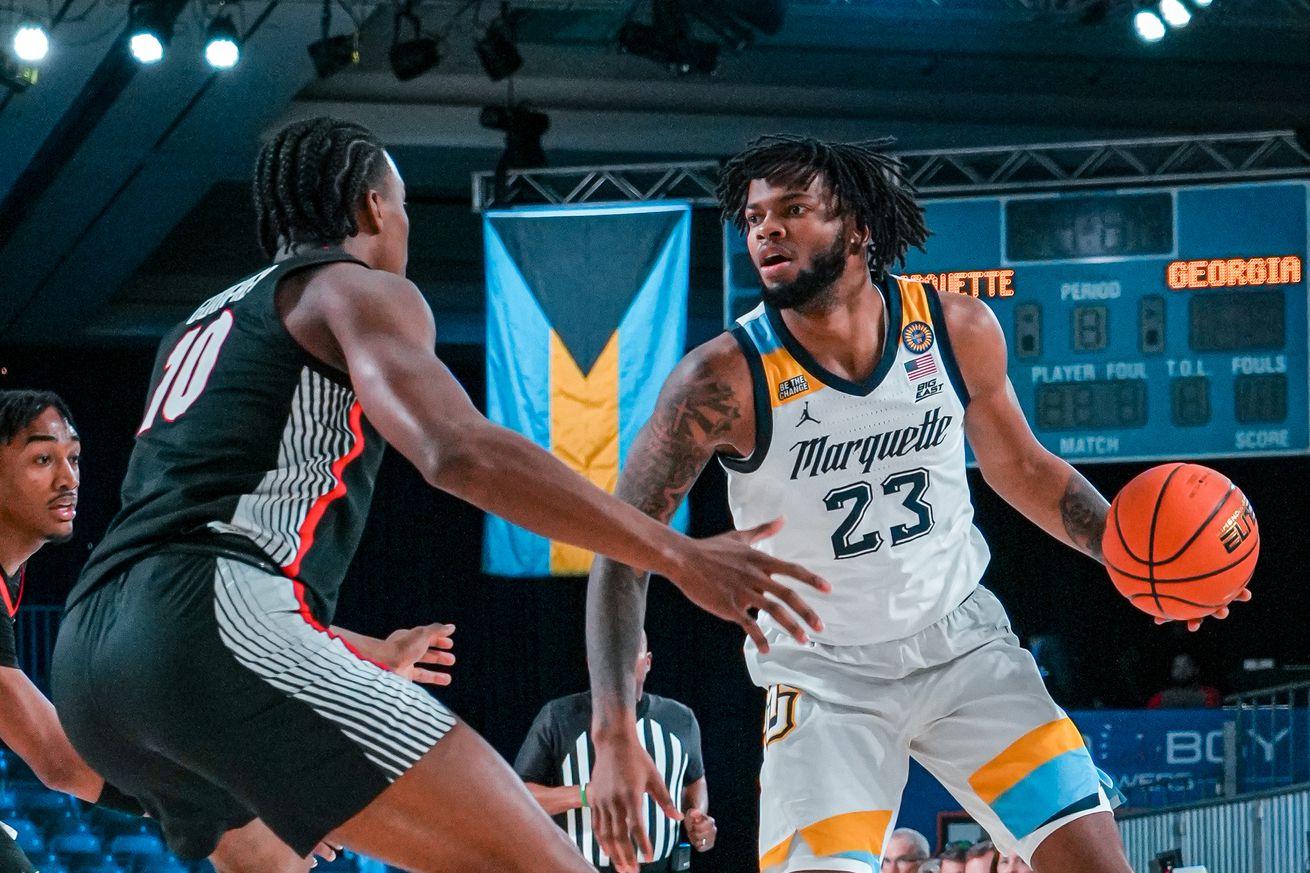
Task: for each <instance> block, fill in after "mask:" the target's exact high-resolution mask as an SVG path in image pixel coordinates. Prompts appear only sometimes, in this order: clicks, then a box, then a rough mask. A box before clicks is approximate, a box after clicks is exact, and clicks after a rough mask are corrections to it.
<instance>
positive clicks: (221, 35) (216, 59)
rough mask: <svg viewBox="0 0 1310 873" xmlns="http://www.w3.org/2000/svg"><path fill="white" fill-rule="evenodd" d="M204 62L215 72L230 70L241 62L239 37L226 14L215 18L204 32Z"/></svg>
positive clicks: (230, 18) (223, 13)
mask: <svg viewBox="0 0 1310 873" xmlns="http://www.w3.org/2000/svg"><path fill="white" fill-rule="evenodd" d="M205 60H206V61H207V62H208V63H209V65H210V66H211V67H213V68H214V69H216V70H230V69H232V68H233V67H235V66H236V65H237V61H239V60H241V35H240V34H239V33H237V28H236V25H235V24H233V23H232V16H230V15H228V14H227V13H226V12H221V13H219V14H218V15H217V16H215V18H214V20H213V21H211V22H210V23H209V29H208V30H206V31H205Z"/></svg>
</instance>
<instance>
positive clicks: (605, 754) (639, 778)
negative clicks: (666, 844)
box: [587, 732, 682, 873]
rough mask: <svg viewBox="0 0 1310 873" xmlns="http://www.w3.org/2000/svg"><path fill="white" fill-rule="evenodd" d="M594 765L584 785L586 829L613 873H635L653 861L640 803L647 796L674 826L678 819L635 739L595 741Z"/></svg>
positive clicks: (659, 777) (657, 773) (659, 778)
mask: <svg viewBox="0 0 1310 873" xmlns="http://www.w3.org/2000/svg"><path fill="white" fill-rule="evenodd" d="M593 739H594V740H595V742H596V760H595V763H594V765H593V766H592V768H591V782H590V783H589V784H588V785H587V804H588V806H590V807H591V829H592V833H594V834H595V835H596V841H597V842H598V843H600V849H601V851H602V852H604V853H605V854H606V855H609V857H610V863H611V864H613V865H614V869H615V870H616V871H617V873H637V871H638V870H639V867H638V865H639V864H640V862H641V861H642V860H647V861H648V860H650V859H651V858H652V857H654V855H655V850H654V847H653V846H652V845H651V838H650V834H649V833H647V831H646V813H645V803H644V801H643V798H642V795H645V794H649V795H650V798H651V800H653V801H654V802H655V803H656V805H658V806H659V808H660V809H662V810H663V811H664V814H665V815H667V816H668V817H669V818H671V819H673V820H674V821H680V820H681V819H682V813H681V812H680V811H679V810H678V807H677V806H675V805H674V803H673V798H671V797H670V796H669V789H668V787H667V786H666V785H665V784H664V777H663V776H662V775H660V771H659V769H658V768H656V766H655V761H654V760H652V759H651V756H650V754H649V753H648V752H647V751H646V750H645V749H644V748H643V747H642V745H641V743H640V742H638V740H637V737H636V735H635V732H634V734H633V735H632V736H631V737H628V736H626V735H624V736H621V737H613V738H611V739H604V738H602V737H595V736H593Z"/></svg>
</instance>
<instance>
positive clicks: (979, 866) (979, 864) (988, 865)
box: [964, 840, 1000, 873]
mask: <svg viewBox="0 0 1310 873" xmlns="http://www.w3.org/2000/svg"><path fill="white" fill-rule="evenodd" d="M999 857H1000V853H999V852H997V851H996V847H995V846H993V845H992V841H991V840H980V841H978V842H976V843H974V844H973V847H972V848H970V849H969V851H968V852H966V853H965V855H964V873H996V862H997V859H998V858H999Z"/></svg>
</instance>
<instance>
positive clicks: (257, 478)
mask: <svg viewBox="0 0 1310 873" xmlns="http://www.w3.org/2000/svg"><path fill="white" fill-rule="evenodd" d="M336 261H355V259H354V258H351V257H350V256H349V255H347V254H345V253H343V252H342V251H340V250H339V249H326V250H323V251H321V252H316V253H313V254H309V255H303V256H298V257H295V258H291V259H288V260H285V261H280V262H278V263H276V264H274V265H272V266H270V267H268V268H266V269H264V270H261V271H260V272H258V273H256V274H254V275H253V276H249V277H247V278H246V279H244V280H242V281H241V282H238V283H237V284H235V285H233V286H232V287H230V288H228V289H227V290H226V291H224V292H223V293H221V294H218V295H216V296H214V297H211V298H210V299H209V300H207V301H205V302H204V303H203V304H201V306H200V307H199V308H198V309H197V310H196V311H195V312H194V313H193V314H192V315H191V317H190V318H188V319H187V320H186V321H185V322H183V323H182V324H180V325H178V326H177V327H176V328H174V329H173V330H172V331H170V332H169V333H168V335H167V336H166V337H164V340H163V343H162V344H161V346H160V351H159V355H158V357H157V358H156V360H155V366H154V370H153V374H152V376H151V380H150V390H149V393H148V394H147V397H146V410H145V414H144V416H143V418H142V420H141V424H140V426H139V428H138V430H137V435H136V445H135V447H134V448H133V451H132V458H131V461H130V462H129V465H128V470H127V478H126V480H125V481H124V482H123V492H122V500H123V504H122V509H121V510H120V511H119V513H118V514H117V515H116V516H115V517H114V520H113V521H112V522H111V523H110V526H109V530H108V532H107V533H106V534H105V538H104V539H103V540H102V541H101V542H100V544H99V545H98V546H97V547H96V549H95V551H94V552H93V553H92V555H91V559H90V561H89V562H88V563H87V565H86V567H85V569H83V571H82V575H81V578H80V579H79V580H78V583H77V586H76V587H75V588H74V589H73V592H72V594H70V595H69V599H68V605H69V606H70V607H71V606H72V605H73V604H74V603H76V602H78V601H79V600H80V599H82V598H83V597H85V596H86V595H87V594H88V593H89V592H91V591H93V590H94V589H95V588H96V587H97V586H98V585H100V584H101V583H103V582H104V581H106V580H107V579H108V578H110V577H111V576H113V575H116V573H117V572H119V571H120V570H122V569H123V568H125V566H126V565H127V564H129V563H130V562H132V561H134V560H136V559H138V558H140V557H141V556H142V555H144V554H147V553H149V552H151V551H154V550H156V549H159V548H161V547H163V546H167V545H169V544H170V543H187V544H188V545H189V546H195V545H197V544H198V545H200V547H202V548H205V547H213V548H215V549H216V550H217V549H220V548H221V549H224V550H231V549H232V547H233V544H236V550H237V551H238V552H245V553H247V554H249V555H250V556H251V558H252V559H253V560H256V561H258V562H259V563H261V564H266V565H273V566H276V567H278V568H279V569H280V570H281V572H282V573H283V574H285V575H286V576H288V577H290V578H292V579H295V580H297V581H299V582H301V583H303V585H304V586H305V588H306V590H307V591H308V592H309V594H310V597H311V604H310V605H311V606H312V607H313V608H314V611H315V613H316V615H317V616H318V618H320V619H321V620H324V621H328V620H330V618H331V615H332V612H333V610H334V609H335V607H336V600H337V591H338V589H339V588H340V586H341V582H342V579H343V578H344V576H345V573H346V567H347V565H348V564H349V563H350V559H351V557H352V556H353V555H354V552H355V548H356V546H357V545H358V544H359V538H360V535H361V533H362V532H363V527H364V520H365V517H366V516H367V514H368V508H369V502H370V500H371V498H372V495H373V484H374V480H375V478H376V476H377V470H378V465H379V464H380V463H381V460H382V450H383V442H382V439H381V437H380V436H379V435H378V433H377V432H376V431H375V430H374V429H373V428H372V427H371V426H370V425H369V423H368V420H367V419H365V417H364V414H363V411H362V410H361V408H360V405H359V400H358V399H357V398H356V396H355V392H354V391H353V390H352V388H351V386H350V382H349V379H348V378H347V377H346V376H345V375H344V374H342V373H340V372H338V371H336V370H334V369H332V368H330V367H327V366H325V365H323V364H322V363H320V362H318V361H317V360H315V359H313V358H312V357H310V355H309V354H308V353H306V352H305V351H304V350H303V349H302V348H301V347H300V346H299V345H298V344H297V343H296V342H295V340H293V339H292V337H291V335H290V334H289V333H287V330H286V328H285V326H284V325H283V324H282V321H281V318H280V317H279V316H278V312H277V305H276V302H275V300H274V293H275V291H276V289H277V286H278V283H279V282H280V281H281V280H282V279H284V278H286V277H287V276H288V275H290V274H292V273H294V272H297V271H299V270H304V269H306V268H309V267H314V266H320V265H323V264H327V263H332V262H336ZM356 262H357V263H358V261H356Z"/></svg>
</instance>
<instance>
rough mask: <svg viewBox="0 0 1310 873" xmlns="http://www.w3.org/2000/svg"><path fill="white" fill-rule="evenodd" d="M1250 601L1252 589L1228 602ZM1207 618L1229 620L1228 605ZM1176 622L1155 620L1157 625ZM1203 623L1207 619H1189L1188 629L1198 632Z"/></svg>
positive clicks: (1244, 589) (1168, 619) (1246, 589)
mask: <svg viewBox="0 0 1310 873" xmlns="http://www.w3.org/2000/svg"><path fill="white" fill-rule="evenodd" d="M1250 599H1251V589H1250V588H1243V589H1242V590H1241V591H1239V592H1237V596H1236V597H1234V598H1233V599H1232V600H1230V601H1228V602H1229V603H1236V602H1238V601H1241V602H1243V603H1245V602H1246V601H1248V600H1250ZM1206 618H1214V619H1224V618H1228V605H1227V604H1225V605H1223V606H1221V607H1219V608H1218V609H1216V610H1215V611H1214V612H1212V613H1210V614H1209V615H1208V616H1206ZM1174 620H1175V619H1172V618H1157V619H1156V620H1155V623H1156V624H1168V623H1169V622H1171V621H1174ZM1203 621H1205V618H1189V619H1188V620H1187V629H1188V630H1189V631H1197V630H1200V629H1201V622H1203Z"/></svg>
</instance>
